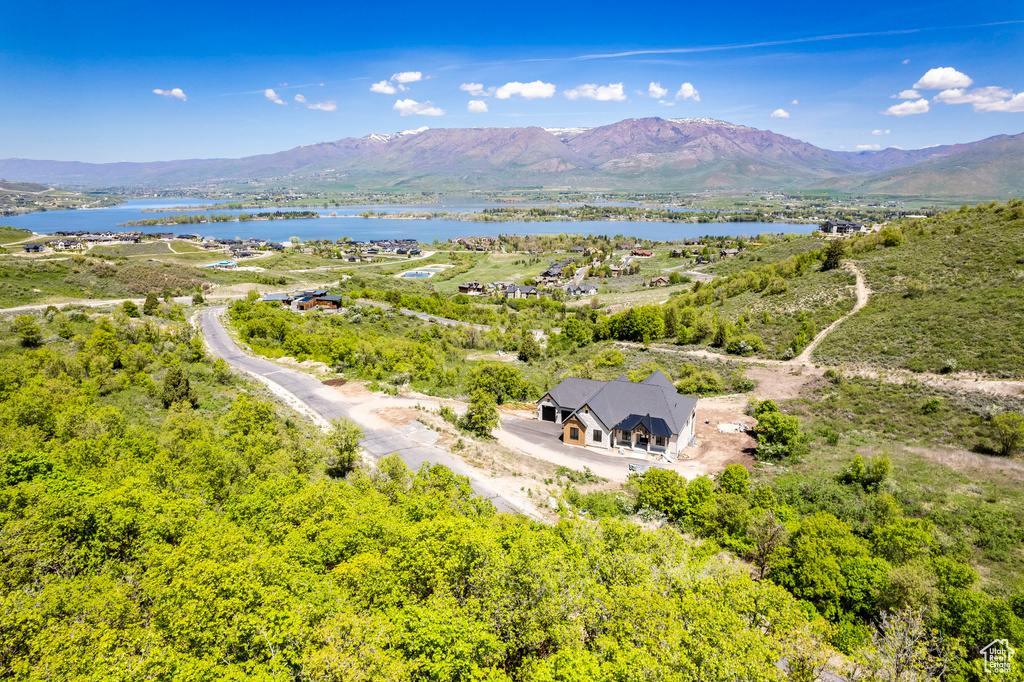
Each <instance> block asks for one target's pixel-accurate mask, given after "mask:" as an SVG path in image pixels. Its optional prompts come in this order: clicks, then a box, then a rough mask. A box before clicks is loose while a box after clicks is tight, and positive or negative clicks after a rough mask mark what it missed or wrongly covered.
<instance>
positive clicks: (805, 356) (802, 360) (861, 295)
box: [788, 262, 871, 365]
mask: <svg viewBox="0 0 1024 682" xmlns="http://www.w3.org/2000/svg"><path fill="white" fill-rule="evenodd" d="M843 267H844V268H846V269H847V270H850V271H851V272H853V274H854V275H855V276H856V277H857V302H856V303H854V305H853V309H852V310H851V311H850V312H848V313H846V314H845V315H843V316H842V317H840V318H839V319H838V320H836V321H835V322H833V323H832V324H830V325H829V326H827V327H825V328H824V329H822V330H821V331H820V332H818V334H817V336H815V337H814V339H813V340H812V341H811V342H810V343H809V344H807V347H806V348H804V351H803V352H802V353H800V355H798V356H796V357H795V358H793V359H792V360H789V361H788V362H789V363H790V364H794V365H805V364H807V362H808V361H809V360H810V359H811V353H813V352H814V349H815V348H817V347H818V344H819V343H821V342H822V341H824V340H825V337H826V336H828V335H829V334H831V333H832V331H833V330H834V329H835V328H836V327H838V326H839V325H840V324H842V322H843V320H845V319H846V318H848V317H850V316H851V315H853V314H855V313H856V312H857V311H858V310H860V309H861V308H863V307H864V306H865V305H867V302H868V298H870V297H871V290H870V289H868V284H867V282H866V281H865V279H864V273H863V272H861V271H860V268H858V267H857V266H856V265H855V264H853V263H850V262H847V263H844V264H843Z"/></svg>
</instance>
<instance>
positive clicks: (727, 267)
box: [697, 235, 823, 276]
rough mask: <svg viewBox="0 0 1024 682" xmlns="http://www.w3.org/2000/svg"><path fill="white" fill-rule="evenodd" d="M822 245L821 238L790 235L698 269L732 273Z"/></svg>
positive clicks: (722, 273) (783, 258)
mask: <svg viewBox="0 0 1024 682" xmlns="http://www.w3.org/2000/svg"><path fill="white" fill-rule="evenodd" d="M822 246H823V244H822V240H821V239H817V238H815V237H810V236H803V235H790V236H787V237H786V238H784V239H783V241H780V242H777V243H774V244H765V245H764V246H751V247H748V248H747V249H745V250H744V251H742V252H741V253H740V254H739V255H737V256H733V257H732V258H727V259H725V260H723V261H719V262H718V263H715V264H713V265H710V266H700V267H698V268H697V269H698V270H702V271H705V272H708V273H711V274H713V275H723V276H724V275H732V274H735V273H737V272H742V271H743V270H747V269H749V268H753V267H757V266H759V265H767V264H769V263H777V262H778V261H781V260H786V259H787V258H789V257H790V256H795V255H796V254H798V253H807V252H808V251H817V250H819V249H821V248H822Z"/></svg>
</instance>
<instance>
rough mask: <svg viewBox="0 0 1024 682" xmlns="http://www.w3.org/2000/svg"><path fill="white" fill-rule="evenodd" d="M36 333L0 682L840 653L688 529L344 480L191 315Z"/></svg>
mask: <svg viewBox="0 0 1024 682" xmlns="http://www.w3.org/2000/svg"><path fill="white" fill-rule="evenodd" d="M48 320H49V321H48ZM31 325H34V326H35V333H34V334H28V335H26V334H24V333H22V331H19V332H18V333H17V334H15V332H14V331H13V329H12V327H11V326H10V325H4V326H3V328H2V331H0V428H2V432H3V434H4V439H3V444H2V447H0V476H2V480H3V487H2V488H0V537H3V538H4V551H3V554H2V560H0V599H2V600H3V607H4V609H3V610H4V617H3V622H4V627H3V628H2V629H0V675H2V676H3V678H4V679H33V680H35V679H60V680H69V681H70V680H76V681H77V680H81V681H85V680H98V679H110V680H129V679H131V680H135V679H159V680H177V679H190V680H239V681H241V680H270V679H292V680H382V681H385V680H393V681H399V680H453V681H454V680H491V681H494V682H501V681H511V680H524V681H525V680H537V681H541V680H596V679H624V680H625V679H629V680H632V679H644V678H638V677H636V675H634V674H633V672H632V671H636V670H643V671H645V672H644V675H645V676H646V679H680V680H683V679H699V678H701V677H706V676H710V677H712V678H715V679H758V680H771V679H776V678H777V674H778V671H777V668H776V664H777V663H778V662H779V661H780V660H785V659H789V660H791V661H794V662H798V661H803V660H804V659H808V660H817V659H823V656H822V653H824V655H825V656H827V655H828V652H830V651H831V650H830V649H829V648H828V647H827V646H826V645H824V644H823V643H822V641H821V637H822V636H823V634H824V633H825V631H826V628H825V626H824V623H823V621H822V620H821V619H819V618H817V617H816V616H814V615H813V613H812V610H811V609H808V608H805V607H802V606H801V605H800V604H799V602H798V600H797V599H795V598H794V597H792V596H791V595H790V594H789V593H787V592H786V591H785V590H784V589H782V588H781V587H778V586H776V585H774V584H772V583H771V582H758V581H755V580H753V579H752V578H751V576H750V574H749V572H748V571H747V570H745V569H742V568H740V567H738V566H736V565H735V564H734V562H732V561H729V560H723V559H722V558H718V557H714V556H713V555H714V554H716V553H717V547H716V545H714V544H711V545H708V546H707V547H701V546H699V545H695V544H693V543H691V542H689V541H688V540H686V539H685V538H684V536H683V535H682V534H681V533H679V532H677V531H676V530H675V529H674V528H666V529H663V530H656V531H651V530H645V529H643V528H641V527H640V526H638V525H634V524H630V523H627V522H625V521H615V520H606V521H603V522H600V523H595V522H590V521H587V520H584V519H578V520H571V519H565V520H563V521H561V522H559V523H558V524H556V525H551V526H549V525H544V524H540V523H536V522H534V521H531V520H529V519H527V518H525V517H513V516H509V515H499V514H497V513H495V510H494V508H493V506H492V505H491V503H490V502H488V501H487V500H485V499H483V498H479V497H476V496H474V495H473V494H472V492H471V490H470V488H469V484H468V481H467V480H466V479H463V478H460V477H456V476H454V475H453V474H452V473H451V471H449V470H448V469H445V468H444V467H433V468H431V467H428V466H424V468H422V469H421V470H419V471H417V472H410V471H407V470H406V468H405V465H404V464H403V463H402V462H401V460H400V459H399V458H398V457H397V456H393V457H390V458H387V459H385V460H383V461H382V462H381V463H380V467H379V468H377V469H375V470H373V471H372V472H368V471H363V470H358V471H355V472H352V473H350V474H349V475H348V476H347V477H346V478H332V477H331V476H330V475H327V473H326V472H327V471H332V472H333V471H334V470H333V469H330V468H329V467H328V465H330V464H331V463H332V462H334V459H332V458H336V457H337V456H338V453H339V450H338V449H337V447H335V446H334V445H332V442H333V441H331V440H329V439H328V438H327V437H325V436H323V434H320V433H319V432H318V431H316V430H314V429H312V428H310V427H307V426H305V425H303V422H302V420H301V419H299V418H297V417H296V415H294V414H289V413H286V414H283V415H282V414H281V412H282V410H283V409H284V408H282V407H281V406H278V405H275V404H274V403H272V402H270V401H269V400H268V398H267V395H266V393H265V392H264V390H263V389H262V387H260V386H259V385H257V384H251V383H244V382H242V381H240V380H238V379H236V378H233V377H232V376H231V374H230V373H228V372H227V371H226V369H225V368H224V367H223V366H222V363H221V365H218V364H216V363H213V362H211V360H210V359H208V358H204V357H203V354H202V350H201V345H199V346H196V345H195V344H193V343H191V342H190V339H189V337H190V333H191V328H190V327H188V326H187V325H184V324H174V323H171V322H170V321H169V320H166V319H163V320H160V319H157V320H155V321H154V319H152V318H147V319H146V320H145V321H143V320H131V319H128V318H125V317H123V316H119V317H116V318H115V319H114V320H113V321H112V320H111V318H107V317H102V316H94V317H90V316H89V315H88V314H86V313H83V312H81V311H71V312H69V313H60V314H58V315H56V316H53V317H51V318H39V317H34V318H29V317H28V316H26V317H25V318H21V321H20V322H19V324H18V325H16V326H15V328H17V329H19V330H27V329H28V328H29V327H30V326H31ZM65 338H73V339H74V340H64V339H65ZM25 343H29V344H30V345H36V344H38V345H39V347H38V348H29V347H26V346H25V345H24V344H25ZM172 377H178V379H175V380H174V381H172ZM181 377H185V378H187V380H188V384H189V386H190V389H191V390H190V391H189V390H184V391H178V392H177V393H176V395H177V396H178V400H180V402H177V403H173V404H172V406H171V407H170V408H168V407H167V403H168V401H169V400H171V399H170V398H168V395H169V392H168V389H167V386H169V385H175V386H181V385H182V384H181V382H182V379H181ZM190 393H191V397H189V394H190ZM279 415H280V416H279ZM335 475H337V474H335ZM708 484H709V485H710V480H708Z"/></svg>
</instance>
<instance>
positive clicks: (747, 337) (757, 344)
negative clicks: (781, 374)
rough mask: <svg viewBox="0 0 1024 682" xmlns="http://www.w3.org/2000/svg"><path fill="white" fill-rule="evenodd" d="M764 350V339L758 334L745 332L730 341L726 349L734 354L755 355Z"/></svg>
mask: <svg viewBox="0 0 1024 682" xmlns="http://www.w3.org/2000/svg"><path fill="white" fill-rule="evenodd" d="M763 350H764V341H762V340H761V337H760V336H758V335H757V334H744V335H743V336H739V337H737V338H734V339H732V340H731V341H729V345H728V347H727V348H726V351H727V352H729V353H731V354H732V355H743V356H748V355H753V354H754V353H759V352H761V351H763Z"/></svg>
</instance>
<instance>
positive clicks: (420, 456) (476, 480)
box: [199, 306, 527, 513]
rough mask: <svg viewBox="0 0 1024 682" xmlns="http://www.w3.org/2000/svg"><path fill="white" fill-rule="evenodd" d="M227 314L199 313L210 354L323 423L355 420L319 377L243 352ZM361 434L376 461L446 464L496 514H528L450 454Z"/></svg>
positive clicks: (393, 437) (386, 433) (393, 434)
mask: <svg viewBox="0 0 1024 682" xmlns="http://www.w3.org/2000/svg"><path fill="white" fill-rule="evenodd" d="M224 310H225V307H224V306H218V307H216V308H207V309H205V310H203V311H201V312H200V313H199V326H200V329H201V330H202V333H203V336H204V337H205V338H206V343H207V345H208V347H209V349H210V352H211V353H213V354H214V355H216V356H218V357H222V358H224V360H225V361H226V362H227V363H228V364H229V365H231V366H232V367H234V368H236V369H239V370H242V371H243V372H245V373H247V374H250V375H252V376H254V377H256V378H257V379H260V380H261V381H263V382H265V383H268V384H274V385H276V387H277V388H279V389H283V391H285V392H287V393H288V394H290V395H291V397H293V398H294V399H295V400H297V401H298V402H299V403H301V404H302V405H303V406H305V407H306V408H307V409H308V410H309V411H311V412H312V413H313V414H314V415H316V416H318V417H320V418H321V419H324V420H327V421H330V420H331V419H336V418H338V417H346V418H351V416H350V415H351V403H350V402H348V401H347V400H346V399H345V398H344V397H342V396H341V395H339V394H338V392H337V391H335V390H333V389H332V388H330V387H329V386H324V384H323V383H321V382H320V381H319V380H318V379H315V378H314V377H312V376H310V375H308V374H306V373H305V372H300V371H298V370H294V369H289V368H286V367H281V366H279V365H276V364H274V363H272V362H270V361H268V360H263V359H261V358H256V357H252V356H250V355H246V354H245V353H244V352H242V350H241V349H240V348H239V347H238V345H237V344H236V343H235V342H234V341H233V340H232V339H231V337H230V336H228V333H227V331H226V330H225V329H224V326H223V324H222V323H221V320H220V316H221V314H222V313H223V312H224ZM363 433H364V437H363V440H362V441H361V444H362V446H363V448H364V449H365V450H366V451H367V452H369V453H370V454H371V455H373V456H374V457H376V458H378V459H380V458H381V457H386V456H387V455H390V454H392V453H398V454H399V455H401V457H402V459H403V460H405V463H406V464H407V465H408V466H409V468H410V469H413V470H415V469H419V468H420V466H421V465H423V464H424V463H430V464H443V465H444V466H446V467H448V468H449V469H451V470H452V471H454V472H455V473H457V474H459V475H462V476H466V477H468V478H469V480H470V483H471V484H472V486H473V491H474V492H475V493H477V494H478V495H482V496H483V497H486V498H487V499H489V500H490V501H491V502H493V503H494V506H495V507H497V509H498V511H502V512H519V513H527V512H526V511H525V510H522V509H519V508H518V507H516V506H515V505H514V504H513V503H511V502H510V501H508V500H506V499H505V498H503V497H501V495H500V494H499V493H498V492H497V491H496V490H495V489H494V488H493V487H492V486H491V485H490V482H489V481H488V480H487V479H486V478H484V477H482V476H481V475H480V474H479V473H478V472H477V471H476V470H474V469H472V468H471V467H469V466H468V465H467V464H466V463H465V462H463V461H462V460H460V459H458V458H456V457H454V456H453V455H452V454H451V453H449V452H446V451H444V450H441V449H440V448H436V447H430V446H426V445H421V444H419V443H417V442H416V441H414V440H412V439H411V438H409V437H408V436H405V435H403V434H401V433H398V432H397V431H394V430H391V429H374V428H365V427H364V428H363Z"/></svg>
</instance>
